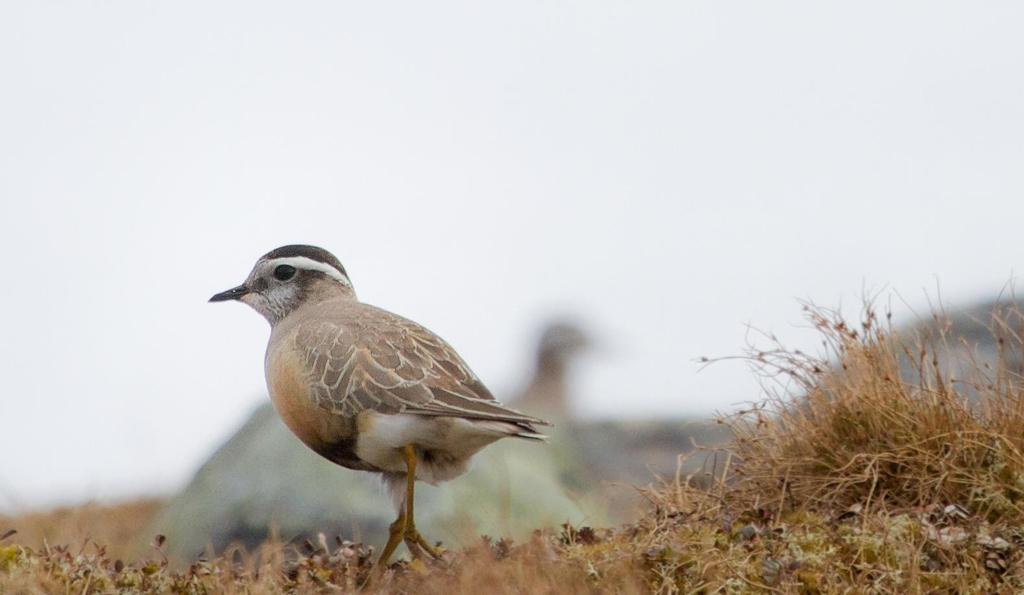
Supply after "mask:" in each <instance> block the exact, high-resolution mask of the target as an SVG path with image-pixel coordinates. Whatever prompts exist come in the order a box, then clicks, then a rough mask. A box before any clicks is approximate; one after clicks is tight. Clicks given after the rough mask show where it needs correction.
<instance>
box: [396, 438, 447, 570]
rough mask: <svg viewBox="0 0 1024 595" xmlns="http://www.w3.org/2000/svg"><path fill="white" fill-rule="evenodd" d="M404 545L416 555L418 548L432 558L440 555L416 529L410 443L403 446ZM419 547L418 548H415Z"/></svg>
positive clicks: (412, 456) (413, 472)
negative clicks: (404, 473)
mask: <svg viewBox="0 0 1024 595" xmlns="http://www.w3.org/2000/svg"><path fill="white" fill-rule="evenodd" d="M404 451H405V469H406V476H405V478H406V479H405V514H404V516H405V545H406V546H408V548H409V552H410V553H411V554H412V555H414V556H417V555H418V552H419V551H420V549H422V550H423V551H425V552H427V553H428V554H430V555H431V556H432V557H434V558H440V557H441V555H440V554H438V553H437V550H435V549H434V548H433V547H432V546H431V545H430V544H429V543H427V540H426V539H423V536H422V535H420V533H419V531H417V530H416V517H415V515H414V514H413V501H414V500H415V497H414V496H415V494H414V492H415V487H416V451H415V450H413V447H412V445H411V444H406V445H405V448H404ZM417 548H419V549H417Z"/></svg>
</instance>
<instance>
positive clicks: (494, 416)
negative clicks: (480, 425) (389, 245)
mask: <svg viewBox="0 0 1024 595" xmlns="http://www.w3.org/2000/svg"><path fill="white" fill-rule="evenodd" d="M357 314H358V315H357V316H355V315H353V316H346V317H344V318H339V319H338V320H333V321H324V320H322V319H321V320H316V321H312V320H311V321H309V322H306V323H305V324H303V325H301V326H300V327H299V329H298V333H297V335H296V346H297V347H298V348H299V349H300V351H301V352H302V353H303V356H304V358H305V364H306V369H307V370H308V371H309V373H310V375H311V376H312V380H313V398H314V399H315V400H316V402H317V404H318V405H319V406H321V407H323V408H325V409H327V410H329V411H331V412H332V413H335V414H337V415H343V416H346V417H352V416H355V415H357V414H358V413H359V412H361V411H365V410H367V409H371V410H374V411H378V412H380V413H386V414H394V413H403V412H405V413H417V414H420V415H444V416H454V417H464V418H468V419H483V420H494V421H506V422H511V423H515V424H520V425H523V426H524V427H526V428H528V429H530V430H531V431H533V430H532V428H531V425H534V424H536V425H548V424H547V422H545V421H543V420H540V419H537V418H534V417H530V416H528V415H524V414H522V413H519V412H518V411H514V410H512V409H508V408H507V407H504V406H503V405H501V404H500V403H498V402H497V401H496V400H495V399H494V396H493V395H492V394H491V392H490V391H489V390H487V387H485V386H484V385H483V383H482V382H481V381H480V379H479V378H477V377H476V375H475V374H474V373H473V371H472V370H471V369H470V368H469V366H468V365H467V364H466V363H465V362H464V361H463V360H462V358H461V357H459V355H458V354H457V353H456V352H455V350H454V349H452V348H451V346H450V345H448V344H447V343H445V342H444V341H443V340H442V339H441V338H440V337H438V336H437V335H435V334H434V333H432V332H430V331H429V330H427V329H425V328H423V327H422V326H420V325H418V324H416V323H415V322H412V321H410V320H407V319H405V318H401V317H400V316H397V315H395V314H391V313H390V312H386V311H384V310H380V309H378V308H373V307H370V306H365V305H363V307H362V308H360V310H359V312H358V313H357Z"/></svg>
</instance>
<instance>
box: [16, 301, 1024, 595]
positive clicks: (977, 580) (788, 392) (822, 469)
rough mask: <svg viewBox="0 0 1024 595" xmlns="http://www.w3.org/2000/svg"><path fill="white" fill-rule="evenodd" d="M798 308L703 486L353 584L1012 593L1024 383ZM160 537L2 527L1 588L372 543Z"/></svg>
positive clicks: (261, 580)
mask: <svg viewBox="0 0 1024 595" xmlns="http://www.w3.org/2000/svg"><path fill="white" fill-rule="evenodd" d="M808 316H809V319H810V321H811V322H812V323H813V325H814V326H815V328H817V329H818V331H819V332H820V333H821V336H822V340H823V342H822V346H823V350H822V353H821V354H819V355H815V356H812V355H808V354H805V353H800V352H798V351H794V350H789V349H785V348H784V347H781V346H778V345H776V346H774V347H772V348H771V349H768V350H763V349H762V350H757V349H755V350H753V351H752V352H751V353H750V354H749V361H750V362H751V363H752V364H753V365H754V366H755V368H756V370H757V371H758V372H759V373H760V374H762V375H763V377H764V378H765V379H766V381H767V383H768V385H769V388H771V389H772V392H771V397H770V398H769V399H768V400H767V401H766V402H765V403H763V404H761V405H759V406H757V407H754V408H751V409H750V410H748V411H744V412H741V413H740V414H737V415H736V416H733V417H730V418H727V419H724V420H723V423H726V424H728V425H729V426H730V427H731V429H732V430H733V432H734V434H735V437H736V440H735V442H734V443H733V444H732V445H731V446H730V447H729V448H727V449H722V450H721V451H719V452H718V453H716V461H715V462H716V464H715V465H714V467H715V469H717V472H716V473H715V474H714V475H713V476H712V477H710V481H709V478H708V477H704V478H701V479H700V481H696V480H695V478H693V477H687V476H684V475H682V474H681V473H680V474H677V476H676V477H673V478H667V479H666V480H665V481H664V483H663V485H662V486H661V487H659V488H657V489H654V490H651V491H649V492H648V493H647V494H646V496H647V498H648V499H649V500H650V502H651V512H650V513H649V514H648V515H647V516H645V517H644V518H643V519H642V520H641V521H640V522H638V523H635V524H633V525H630V526H627V527H623V528H620V529H617V530H614V531H612V530H592V529H589V528H572V527H565V528H563V530H562V531H561V532H560V533H550V534H549V533H537V534H535V536H534V537H533V539H531V540H530V541H529V542H527V543H523V544H511V543H509V542H506V541H498V542H492V541H488V540H482V541H481V543H480V544H479V545H478V546H476V547H472V548H468V549H466V550H463V551H460V552H449V553H447V554H446V556H445V560H444V561H443V562H440V563H435V564H430V565H424V564H422V563H419V562H415V563H412V564H409V563H405V562H402V563H397V564H395V565H393V566H392V567H391V568H390V569H389V570H388V571H387V573H386V574H385V575H384V576H383V577H381V578H379V579H378V580H377V581H376V582H374V583H372V584H371V585H370V587H369V588H367V589H366V590H369V591H384V592H394V593H417V594H431V593H438V594H442V593H443V594H445V595H450V594H451V593H462V592H474V593H475V592H487V593H592V592H622V593H637V592H658V593H692V592H703V593H748V592H750V593H892V592H896V593H994V592H1021V591H1024V550H1022V548H1021V546H1022V545H1024V525H1022V523H1024V514H1022V507H1024V502H1022V495H1024V456H1022V454H1021V452H1022V447H1024V394H1022V384H1021V380H1022V379H1021V378H1020V377H1019V376H1018V375H1017V374H1016V373H1015V372H1014V371H1012V370H1010V369H1008V368H1007V367H1006V366H1003V365H1000V364H998V363H995V364H993V363H986V362H983V361H981V360H980V359H974V358H972V357H971V356H970V355H969V353H970V349H966V348H965V349H962V350H961V351H960V353H961V355H959V356H956V357H958V358H960V360H959V361H958V362H952V363H958V366H957V367H955V368H951V367H949V366H948V364H950V363H951V362H950V360H949V358H950V357H953V356H952V355H951V354H954V353H956V350H952V349H950V348H951V347H956V346H955V345H952V346H951V345H949V344H948V343H944V342H945V341H946V339H945V337H944V336H943V333H942V332H938V333H936V334H934V335H932V336H928V337H918V336H914V337H909V338H903V337H901V336H900V335H899V333H896V332H895V331H893V329H892V328H890V327H889V325H888V320H887V319H886V321H885V322H883V323H880V321H879V319H878V317H877V316H876V315H875V313H874V311H873V310H871V309H870V308H868V309H866V310H865V312H864V316H863V318H862V322H861V324H859V325H857V326H856V328H854V327H851V326H850V325H848V324H847V323H845V322H844V321H843V320H841V319H840V317H838V316H837V315H836V314H835V313H833V312H829V311H824V310H819V309H813V308H809V309H808ZM1022 321H1024V317H1021V315H1020V313H1019V312H1006V313H1004V315H1003V316H1002V317H1000V318H997V319H994V320H993V321H992V323H993V330H994V332H995V333H996V334H997V336H998V337H999V345H1000V350H1001V351H1002V354H1003V355H1005V354H1008V353H1011V352H1014V353H1017V354H1019V353H1020V351H1021V348H1022V341H1021V338H1020V336H1019V335H1018V334H1016V333H1015V330H1014V329H1017V328H1021V327H1022V326H1024V325H1022V324H1021V322H1022ZM938 328H939V329H940V331H941V328H942V325H941V324H939V325H938ZM961 347H969V346H961ZM964 354H968V355H964ZM1000 359H1001V360H1002V361H1005V359H1004V358H1000ZM947 368H948V369H957V370H961V375H962V376H963V377H962V378H957V377H954V376H953V375H952V374H951V373H950V372H948V371H947ZM964 370H966V372H967V373H966V374H963V373H962V371H964ZM682 463H683V462H682V461H681V462H680V469H683V468H684V465H683V464H682ZM698 486H699V487H698ZM2 529H3V527H0V531H2ZM5 545H6V547H5ZM160 552H161V550H160V549H159V548H157V549H154V550H152V551H151V552H150V554H149V556H148V558H147V557H143V558H142V559H139V560H138V561H136V562H132V563H129V564H121V563H119V562H117V561H112V560H111V557H110V556H108V555H106V553H105V552H104V551H103V550H102V548H98V547H95V546H92V545H86V546H85V547H81V548H75V549H67V548H56V547H43V548H39V547H28V546H25V545H18V544H11V541H10V540H8V541H5V542H2V543H0V593H3V592H76V593H102V592H114V591H134V592H137V591H161V592H181V593H199V592H226V593H241V592H244V593H283V592H339V591H342V592H351V591H354V590H357V589H358V587H359V586H360V585H362V584H364V583H365V581H366V580H367V578H368V574H369V569H370V559H371V556H372V554H371V551H370V550H369V549H364V548H363V547H361V546H359V545H357V544H350V543H346V542H330V541H329V540H327V539H321V540H320V543H318V544H309V546H308V547H307V548H305V549H300V550H295V549H294V548H287V547H283V546H281V545H279V544H267V545H265V546H264V547H263V548H262V549H260V550H259V551H257V552H253V553H251V554H248V553H244V552H241V551H232V552H228V553H227V554H225V555H224V556H221V557H219V558H217V559H215V560H211V561H204V562H196V563H194V564H192V565H191V566H190V567H187V568H181V569H175V568H174V567H173V566H171V565H169V564H167V562H166V560H164V559H163V557H162V554H161V553H160Z"/></svg>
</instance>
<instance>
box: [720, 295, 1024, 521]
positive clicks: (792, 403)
mask: <svg viewBox="0 0 1024 595" xmlns="http://www.w3.org/2000/svg"><path fill="white" fill-rule="evenodd" d="M806 311H807V314H808V318H809V320H810V322H811V323H812V324H813V325H814V327H815V328H816V329H817V330H818V332H819V333H820V334H821V337H822V346H823V351H822V353H821V354H819V355H809V354H806V353H802V352H800V351H795V350H789V349H785V348H783V347H781V346H778V345H776V346H775V348H773V349H770V350H755V351H753V352H752V353H751V354H750V356H749V359H750V361H751V362H752V363H753V364H754V365H755V367H756V369H757V371H758V372H759V373H760V374H761V375H762V377H763V378H765V379H767V380H769V382H770V384H771V385H772V386H773V390H772V392H771V393H770V394H771V396H770V398H769V400H768V401H767V402H765V403H764V404H763V405H761V406H758V407H755V408H752V409H750V410H747V411H744V412H741V413H740V414H738V415H736V416H734V417H733V418H731V419H730V420H729V423H730V425H731V427H732V430H733V433H734V436H735V445H734V447H733V454H734V455H735V457H736V475H737V476H738V477H739V478H740V479H741V482H740V483H741V484H742V488H743V489H745V490H749V491H750V492H751V493H753V494H755V495H756V496H763V498H770V499H775V500H777V502H775V503H772V502H768V501H764V502H763V504H764V505H765V506H773V507H775V508H777V509H779V510H781V509H782V508H786V507H788V508H790V509H795V508H802V509H808V510H826V511H828V510H836V509H845V508H847V507H849V506H852V505H855V504H856V505H860V506H863V507H865V508H873V507H878V508H881V509H885V510H891V511H899V510H905V509H911V508H921V507H925V506H928V505H931V504H944V505H945V504H956V505H958V506H962V507H964V508H965V509H967V510H969V511H971V512H972V513H975V514H978V515H981V516H983V517H985V518H987V519H989V520H991V521H1012V522H1020V521H1022V520H1024V502H1022V498H1024V454H1022V447H1024V391H1022V388H1024V384H1022V380H1024V378H1022V377H1021V376H1020V375H1019V374H1018V373H1017V372H1015V371H1011V370H1010V369H1008V367H1007V366H1005V365H1003V364H1001V363H995V364H993V362H986V361H983V360H981V359H979V358H978V357H975V355H973V352H972V346H971V345H969V344H967V343H966V342H965V341H964V342H961V343H958V344H956V345H952V344H951V341H952V339H950V338H949V337H948V335H947V333H946V331H945V329H946V328H948V327H947V326H946V325H945V324H943V323H942V321H941V319H940V318H936V322H935V324H934V325H930V326H929V328H932V329H935V331H934V332H918V333H914V336H913V337H909V338H905V337H903V336H901V334H900V333H899V332H897V331H896V330H894V329H893V328H892V326H891V325H890V324H889V323H888V317H886V321H887V322H886V323H885V324H884V325H883V324H879V320H878V317H877V316H876V313H875V310H874V309H873V308H872V307H870V306H868V307H866V308H865V310H864V313H863V317H862V322H861V324H860V325H859V326H858V327H857V328H854V327H851V326H850V325H848V324H847V323H846V322H845V321H844V320H843V319H842V317H841V316H839V315H838V314H837V313H835V312H833V311H829V310H823V309H816V308H812V307H808V308H807V309H806ZM1022 321H1024V317H1022V315H1021V312H1020V311H1019V310H1015V309H1007V310H1005V311H1003V312H1001V313H999V314H998V315H997V316H995V317H993V319H992V321H991V324H990V327H991V329H992V332H993V333H994V334H995V335H996V337H997V342H998V344H999V345H1000V346H1001V347H1000V349H1001V353H1000V354H999V357H998V358H997V362H1005V361H1007V356H1008V354H1009V353H1010V352H1014V353H1016V354H1019V353H1020V352H1021V350H1022V347H1024V343H1022V339H1021V336H1020V335H1018V334H1017V333H1015V332H1014V331H1013V329H1014V328H1021V326H1022V325H1021V322H1022ZM954 371H956V372H960V373H961V374H962V375H963V377H955V376H954ZM756 496H755V497H756Z"/></svg>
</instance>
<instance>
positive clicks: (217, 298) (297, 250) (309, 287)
mask: <svg viewBox="0 0 1024 595" xmlns="http://www.w3.org/2000/svg"><path fill="white" fill-rule="evenodd" d="M338 296H350V297H353V298H354V297H355V291H354V290H353V289H352V282H351V281H350V280H349V278H348V273H346V272H345V267H343V266H342V265H341V261H339V260H338V259H337V258H336V257H335V256H334V255H333V254H331V253H330V252H328V251H327V250H324V249H323V248H318V247H316V246H305V245H301V244H293V245H289V246H282V247H280V248H277V249H276V250H271V251H270V252H268V253H266V254H264V255H263V256H261V257H260V259H259V260H257V261H256V265H255V266H253V268H252V272H251V273H249V276H248V277H247V278H246V279H245V282H244V283H242V284H241V285H239V286H238V287H232V288H231V289H229V290H227V291H222V292H220V293H218V294H216V295H214V296H213V297H211V298H210V301H211V302H225V301H229V300H237V301H240V302H244V303H246V304H248V305H249V306H251V307H252V309H253V310H256V311H257V312H259V313H260V314H262V315H263V317H264V318H266V319H267V320H268V321H269V322H270V324H271V325H274V324H276V323H277V322H279V321H280V320H282V319H283V318H284V317H286V316H288V314H290V313H291V312H292V311H294V310H295V309H296V308H298V307H299V306H301V305H303V304H307V303H311V302H316V301H321V300H324V299H329V298H332V297H338Z"/></svg>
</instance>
